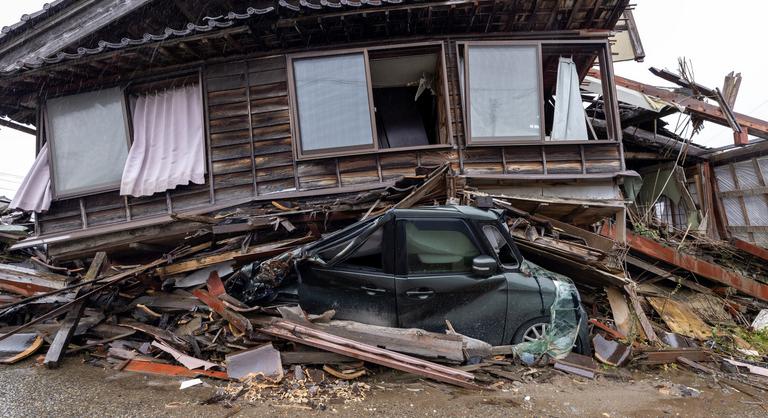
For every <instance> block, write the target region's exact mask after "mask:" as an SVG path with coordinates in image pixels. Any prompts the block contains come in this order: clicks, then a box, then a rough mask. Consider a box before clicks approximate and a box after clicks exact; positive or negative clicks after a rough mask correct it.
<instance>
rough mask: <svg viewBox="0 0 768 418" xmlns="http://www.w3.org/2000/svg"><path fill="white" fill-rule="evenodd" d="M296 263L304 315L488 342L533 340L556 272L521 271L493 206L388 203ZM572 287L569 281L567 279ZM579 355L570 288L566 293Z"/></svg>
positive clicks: (582, 338) (581, 334)
mask: <svg viewBox="0 0 768 418" xmlns="http://www.w3.org/2000/svg"><path fill="white" fill-rule="evenodd" d="M305 255H306V257H304V258H303V260H302V261H301V262H299V263H298V265H297V271H298V273H299V283H298V285H299V287H298V292H299V303H300V304H301V306H302V308H304V310H306V311H308V312H310V313H322V312H324V311H326V310H329V309H333V310H335V311H336V316H335V318H337V319H349V320H354V321H358V322H364V323H368V324H373V325H382V326H389V327H401V328H421V329H425V330H428V331H435V332H443V331H444V330H445V329H446V320H448V321H450V323H451V324H452V325H453V327H454V328H455V330H456V331H457V332H459V333H462V334H464V335H467V336H470V337H473V338H477V339H480V340H483V341H485V342H488V343H490V344H492V345H505V344H516V343H519V342H523V341H530V340H535V339H539V338H540V337H542V336H543V335H544V334H545V333H546V331H547V327H548V326H549V325H550V312H551V311H550V308H551V306H552V304H553V302H554V301H555V297H556V287H557V286H556V281H557V280H558V279H557V278H556V276H557V275H555V274H554V273H551V274H550V272H548V271H546V270H543V269H541V268H538V267H536V268H529V267H528V266H529V264H527V262H525V261H524V260H523V257H522V255H521V254H520V251H519V250H518V249H517V246H516V245H515V243H514V241H513V239H512V237H511V236H510V234H509V231H508V229H507V227H506V224H505V223H504V215H503V213H502V212H500V211H497V210H481V209H477V208H474V207H469V206H445V207H425V208H416V209H394V210H390V211H389V212H387V213H385V214H384V215H381V216H380V217H377V218H373V219H370V220H367V221H365V222H360V223H357V224H355V225H352V226H351V227H349V228H346V229H344V230H342V231H340V232H337V233H335V234H333V235H331V236H329V237H327V238H325V239H322V240H320V241H318V242H317V243H315V244H313V245H312V246H311V247H308V248H307V249H306V253H305ZM571 288H572V286H571ZM566 299H567V304H570V303H571V302H572V306H573V307H572V308H571V309H572V311H573V312H576V314H575V316H576V318H575V319H574V320H573V321H572V323H574V324H575V323H577V322H578V324H579V329H578V338H576V351H578V352H581V353H589V351H590V347H589V343H588V338H587V337H588V335H587V328H586V315H585V314H584V311H583V309H581V305H580V301H579V296H578V292H577V291H576V290H575V288H573V290H569V294H568V295H566Z"/></svg>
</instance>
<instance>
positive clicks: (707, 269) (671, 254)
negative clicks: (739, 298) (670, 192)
mask: <svg viewBox="0 0 768 418" xmlns="http://www.w3.org/2000/svg"><path fill="white" fill-rule="evenodd" d="M601 233H602V234H604V235H606V236H608V237H615V236H616V233H617V230H616V227H615V226H613V225H610V226H607V227H605V228H603V229H602V230H601ZM627 244H628V245H629V246H630V248H631V249H632V250H634V251H637V252H639V253H641V254H643V255H645V256H648V257H651V258H654V259H656V260H659V261H663V262H665V263H667V264H671V265H673V266H675V267H678V268H681V269H683V270H687V271H689V272H691V273H693V274H695V275H697V276H700V277H704V278H707V279H709V280H712V281H715V282H718V283H722V284H725V285H727V286H731V287H733V288H734V289H736V290H738V291H740V292H742V293H744V294H747V295H750V296H753V297H756V298H758V299H760V300H763V301H768V285H766V284H763V283H760V282H758V281H756V280H753V279H750V278H748V277H743V276H741V275H739V274H736V273H734V272H732V271H729V270H726V269H724V268H722V267H720V266H719V265H717V264H712V263H710V262H708V261H706V260H703V259H701V258H698V257H695V256H692V255H688V254H685V253H682V252H679V251H677V249H676V248H672V247H667V246H666V245H662V244H660V243H658V242H656V241H653V240H651V239H649V238H645V237H642V236H640V235H636V234H633V233H631V232H629V231H627Z"/></svg>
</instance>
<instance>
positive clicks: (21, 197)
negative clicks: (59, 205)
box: [10, 143, 52, 212]
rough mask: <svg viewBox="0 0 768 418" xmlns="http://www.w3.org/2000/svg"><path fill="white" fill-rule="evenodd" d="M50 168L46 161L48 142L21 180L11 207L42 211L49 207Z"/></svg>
mask: <svg viewBox="0 0 768 418" xmlns="http://www.w3.org/2000/svg"><path fill="white" fill-rule="evenodd" d="M51 195H52V193H51V170H50V165H49V163H48V144H47V143H46V144H45V145H43V147H42V148H41V149H40V153H39V154H37V158H36V159H35V162H34V164H32V168H31V169H30V170H29V172H28V173H27V176H26V177H24V181H22V182H21V186H20V187H19V190H17V191H16V195H15V196H14V198H13V200H12V201H11V206H10V207H11V209H21V210H29V211H34V212H43V211H46V210H48V208H50V207H51Z"/></svg>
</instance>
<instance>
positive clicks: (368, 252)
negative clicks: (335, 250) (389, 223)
mask: <svg viewBox="0 0 768 418" xmlns="http://www.w3.org/2000/svg"><path fill="white" fill-rule="evenodd" d="M383 241H384V228H379V229H377V230H376V232H374V233H373V234H371V236H369V237H368V238H367V239H366V240H365V242H363V244H362V245H360V247H359V248H358V249H357V250H355V252H354V253H352V254H351V255H350V256H349V257H347V259H346V260H344V261H342V262H341V263H340V266H351V267H357V268H363V269H366V270H375V271H383V270H384V258H383V251H382V247H381V245H382V242H383ZM345 243H348V241H347V242H345ZM339 250H341V249H339Z"/></svg>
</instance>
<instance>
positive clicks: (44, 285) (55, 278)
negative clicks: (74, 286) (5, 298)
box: [0, 264, 74, 296]
mask: <svg viewBox="0 0 768 418" xmlns="http://www.w3.org/2000/svg"><path fill="white" fill-rule="evenodd" d="M73 280H74V279H73V278H71V277H68V276H62V275H60V274H55V273H46V272H42V271H37V270H33V269H29V268H26V267H19V266H14V265H10V264H0V290H4V291H6V292H10V293H15V294H18V295H22V296H33V295H36V294H38V293H44V292H50V291H53V290H59V289H62V288H64V287H66V286H67V285H68V284H69V283H70V282H72V281H73Z"/></svg>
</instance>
